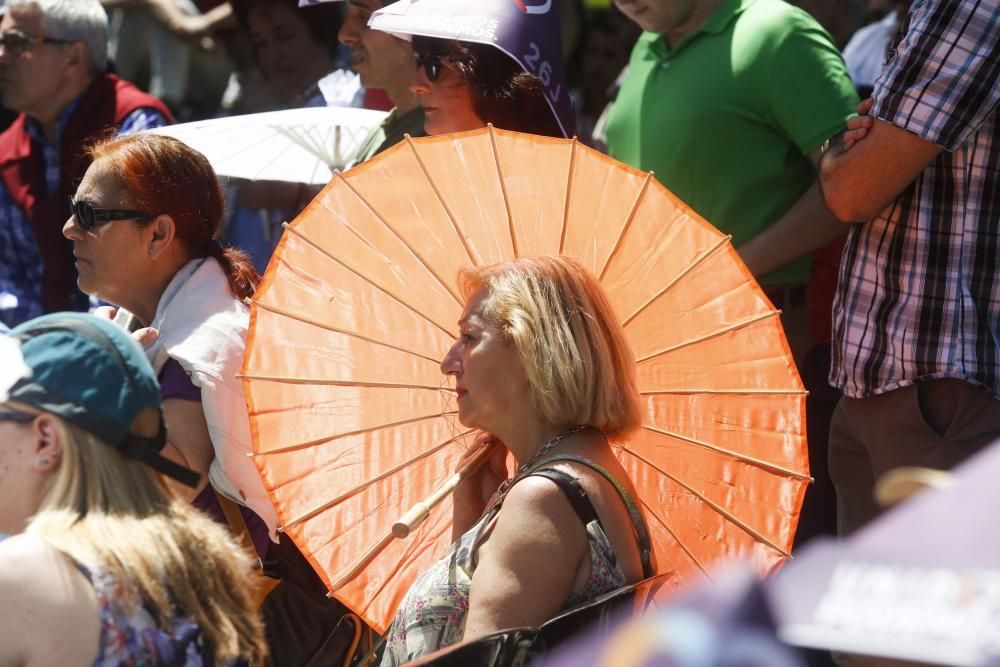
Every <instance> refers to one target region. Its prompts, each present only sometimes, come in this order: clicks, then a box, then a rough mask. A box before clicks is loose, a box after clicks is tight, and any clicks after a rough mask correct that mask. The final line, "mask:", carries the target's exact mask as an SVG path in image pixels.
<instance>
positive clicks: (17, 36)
mask: <svg viewBox="0 0 1000 667" xmlns="http://www.w3.org/2000/svg"><path fill="white" fill-rule="evenodd" d="M75 41H76V40H73V39H59V38H56V37H32V36H31V35H25V34H24V33H23V32H21V31H20V30H8V31H7V32H4V33H0V46H3V47H4V48H5V49H8V50H10V52H11V53H12V54H14V55H15V56H19V55H21V54H22V53H24V51H25V50H26V49H27V48H28V46H30V45H31V44H72V43H73V42H75Z"/></svg>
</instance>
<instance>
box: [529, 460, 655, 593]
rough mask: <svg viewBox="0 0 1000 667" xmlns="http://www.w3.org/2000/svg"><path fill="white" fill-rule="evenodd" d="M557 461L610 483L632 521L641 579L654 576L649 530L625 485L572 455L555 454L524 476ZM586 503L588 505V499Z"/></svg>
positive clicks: (589, 461)
mask: <svg viewBox="0 0 1000 667" xmlns="http://www.w3.org/2000/svg"><path fill="white" fill-rule="evenodd" d="M559 461H570V462H572V463H579V464H581V465H585V466H587V467H588V468H590V469H591V470H593V471H594V472H597V473H599V474H600V475H601V476H602V477H604V479H606V480H608V481H609V482H611V485H612V486H613V487H615V490H616V491H617V492H618V495H619V496H620V497H621V499H622V502H623V503H625V508H626V509H627V510H628V514H629V517H630V518H631V519H632V528H633V530H634V531H635V539H636V542H637V543H638V546H639V560H640V561H641V563H642V577H643V579H648V578H650V577H652V576H653V574H655V573H654V572H653V563H652V549H653V548H652V543H651V542H650V539H649V530H648V529H647V528H646V521H645V520H644V519H643V518H642V513H641V512H640V511H639V506H638V505H636V503H635V500H634V499H633V498H632V495H631V494H630V493H629V492H628V490H627V489H626V488H625V485H624V484H622V483H621V482H620V481H619V480H618V478H616V477H615V476H614V475H612V474H611V472H610V471H608V470H607V469H605V468H603V467H601V466H599V465H597V464H596V463H594V462H593V461H591V460H590V459H588V458H586V457H583V456H575V455H573V454H557V455H555V456H550V457H547V458H544V459H542V460H540V461H538V462H537V463H535V465H534V466H532V468H531V469H530V470H528V471H526V472H525V474H524V476H527V475H534V474H537V473H539V472H541V470H540V468H542V466H546V465H548V464H550V463H556V462H559ZM587 502H588V504H589V502H590V501H589V499H588V501H587Z"/></svg>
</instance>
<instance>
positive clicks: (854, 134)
mask: <svg viewBox="0 0 1000 667" xmlns="http://www.w3.org/2000/svg"><path fill="white" fill-rule="evenodd" d="M871 108H872V103H871V100H870V99H869V100H865V101H864V102H862V103H861V104H860V105H859V106H858V113H859V114H861V115H860V116H859V117H857V118H853V119H851V120H850V121H848V129H847V131H846V132H845V133H844V134H843V135H842V136H841V138H840V140H839V141H837V142H831V145H830V147H829V148H828V149H827V150H826V151H824V153H823V159H822V160H821V161H820V165H819V174H820V185H821V187H822V189H823V198H824V201H825V202H826V205H827V207H828V208H829V209H830V210H831V211H832V212H833V213H834V215H836V216H837V217H838V218H839V219H840V220H843V221H845V222H867V221H868V220H871V219H872V218H874V217H875V216H877V215H878V214H879V213H880V212H882V211H883V210H884V209H885V207H886V206H888V205H889V204H890V203H892V201H893V200H894V199H895V198H896V197H898V196H899V194H900V193H901V192H902V191H903V190H905V189H906V188H907V187H908V186H909V185H910V184H911V183H912V182H913V181H914V180H915V179H916V178H917V177H918V176H919V175H920V172H921V171H923V170H924V168H925V167H927V165H929V164H930V163H931V162H932V161H933V160H934V159H935V158H936V157H937V156H938V154H939V153H940V152H941V147H940V146H938V145H937V144H935V143H933V142H931V141H928V140H927V139H924V138H922V137H919V136H917V135H916V134H913V133H912V132H908V131H907V130H904V129H903V128H901V127H897V126H895V125H893V124H891V123H887V122H885V121H882V120H878V119H875V118H872V117H871V116H869V115H868V114H869V112H870V111H871Z"/></svg>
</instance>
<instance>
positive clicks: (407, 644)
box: [381, 504, 627, 667]
mask: <svg viewBox="0 0 1000 667" xmlns="http://www.w3.org/2000/svg"><path fill="white" fill-rule="evenodd" d="M500 506H501V505H500V504H497V506H495V507H493V508H492V509H491V510H489V511H488V512H486V513H485V514H484V515H483V517H482V518H481V519H479V521H478V522H477V523H476V524H475V525H474V526H473V527H472V528H470V529H469V530H468V532H466V533H465V534H464V535H462V537H460V538H459V539H458V541H457V542H455V543H454V544H453V545H452V546H451V549H450V550H449V552H448V555H447V556H445V557H444V558H442V559H441V560H439V561H438V562H437V563H435V564H434V565H433V566H432V567H431V568H430V569H429V570H427V571H426V572H424V573H423V574H422V575H420V577H418V578H417V580H416V581H415V582H414V583H413V586H411V587H410V590H409V591H407V593H406V597H404V598H403V602H402V603H401V604H400V606H399V609H397V610H396V617H395V618H394V619H393V621H392V625H391V626H390V627H389V632H388V633H387V634H386V646H385V653H383V655H382V664H381V667H395V666H396V665H402V664H405V663H407V662H409V661H411V660H416V659H417V658H419V657H421V656H424V655H427V654H428V653H433V652H434V651H437V650H438V649H441V648H444V647H446V646H450V645H451V644H455V643H457V642H459V641H461V639H462V635H463V634H464V633H465V619H466V616H467V614H468V611H469V590H470V587H471V584H472V574H473V572H474V571H475V565H476V561H475V554H476V549H477V548H478V547H479V542H480V539H481V537H482V535H483V533H484V532H485V530H486V529H487V528H488V527H489V526H490V524H491V523H492V521H493V519H494V518H495V517H496V515H497V513H498V512H499V511H500ZM586 530H587V541H588V542H589V544H590V577H589V578H588V579H587V582H586V584H585V585H584V587H583V588H582V589H581V590H580V591H579V592H578V593H576V594H575V595H571V596H570V597H569V599H567V600H566V603H565V604H564V605H563V610H568V609H572V608H573V607H576V606H578V605H581V604H583V603H585V602H589V601H590V600H593V599H595V598H597V597H600V596H601V595H603V594H605V593H609V592H611V591H613V590H615V589H618V588H621V587H622V586H624V585H625V584H626V583H627V581H626V579H625V575H624V573H623V572H622V570H621V566H620V565H619V564H618V560H617V558H616V557H615V554H614V550H613V549H612V548H611V543H610V541H609V540H608V537H607V535H605V533H604V529H603V528H602V527H601V525H600V523H598V522H597V521H591V522H590V523H588V524H587V526H586Z"/></svg>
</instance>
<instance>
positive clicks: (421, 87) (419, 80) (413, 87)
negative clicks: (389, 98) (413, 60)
mask: <svg viewBox="0 0 1000 667" xmlns="http://www.w3.org/2000/svg"><path fill="white" fill-rule="evenodd" d="M410 92H412V93H414V94H416V95H426V94H427V93H429V92H431V82H430V80H429V79H428V78H427V73H426V72H424V68H423V67H418V66H417V65H416V64H414V66H413V77H412V78H411V79H410Z"/></svg>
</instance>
